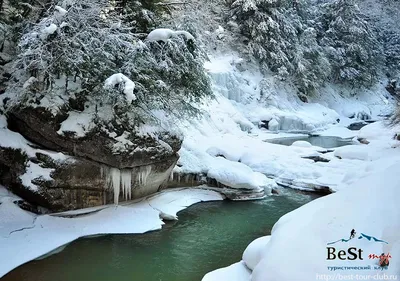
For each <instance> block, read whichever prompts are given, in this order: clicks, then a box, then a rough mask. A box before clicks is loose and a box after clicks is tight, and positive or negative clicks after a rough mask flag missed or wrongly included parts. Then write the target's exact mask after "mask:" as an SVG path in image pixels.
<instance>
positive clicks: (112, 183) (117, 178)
mask: <svg viewBox="0 0 400 281" xmlns="http://www.w3.org/2000/svg"><path fill="white" fill-rule="evenodd" d="M107 184H108V186H109V187H110V188H112V189H113V190H114V204H116V205H118V201H119V190H120V186H121V171H120V170H119V169H117V168H109V170H108V176H107Z"/></svg>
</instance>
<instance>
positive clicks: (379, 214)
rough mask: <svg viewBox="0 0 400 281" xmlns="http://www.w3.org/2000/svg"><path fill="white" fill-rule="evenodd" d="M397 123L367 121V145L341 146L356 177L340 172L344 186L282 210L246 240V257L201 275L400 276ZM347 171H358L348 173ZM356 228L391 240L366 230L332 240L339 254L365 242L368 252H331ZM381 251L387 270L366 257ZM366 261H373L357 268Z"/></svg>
mask: <svg viewBox="0 0 400 281" xmlns="http://www.w3.org/2000/svg"><path fill="white" fill-rule="evenodd" d="M399 129H400V128H398V127H397V128H388V127H385V126H384V124H383V123H382V122H377V123H374V124H371V125H368V126H366V127H364V128H362V129H361V130H360V132H359V133H358V137H360V138H366V139H367V140H368V141H370V143H369V144H368V145H363V146H348V147H343V148H341V149H337V150H336V153H337V154H339V155H340V156H342V157H343V158H346V159H349V161H355V162H357V163H358V166H357V167H354V168H353V169H351V170H349V171H348V174H347V176H345V178H346V179H349V178H352V180H350V181H348V180H343V181H342V182H341V183H340V184H339V185H338V190H340V191H339V192H337V193H335V194H332V195H329V196H326V197H323V198H320V199H317V200H315V201H313V202H311V203H309V204H306V205H304V206H303V207H301V208H299V209H297V210H295V211H293V212H291V213H288V214H286V215H285V216H283V217H282V218H281V219H280V220H279V221H278V222H277V223H276V224H275V226H274V227H273V229H272V235H271V237H265V238H260V239H257V240H255V241H254V242H253V243H251V244H250V245H249V246H248V248H247V249H246V251H245V252H244V254H243V261H241V262H240V263H237V264H235V265H232V266H230V267H227V268H224V269H219V270H216V271H213V272H210V273H208V274H207V275H206V276H205V277H204V278H203V281H212V280H218V281H223V280H226V281H231V280H238V281H239V280H240V281H245V280H246V281H250V280H251V281H261V280H262V281H269V280H271V281H272V280H274V281H275V280H280V281H293V280H298V281H309V280H395V279H394V278H400V263H399V262H398V258H399V257H400V235H399V231H400V208H399V207H398V198H400V179H399V177H398V176H397V172H398V171H399V169H400V150H399V149H398V148H397V147H396V146H397V144H398V142H397V141H395V140H393V135H394V134H395V132H397V131H398V130H399ZM350 173H353V174H354V175H353V176H352V177H350V176H349V175H350ZM352 229H355V230H356V232H357V234H356V237H357V238H358V237H361V236H362V235H361V233H363V234H367V235H369V236H373V237H375V238H378V239H382V240H384V241H386V242H387V243H383V242H374V241H373V240H371V241H369V240H368V239H365V236H364V237H361V238H359V239H354V240H351V241H350V242H347V243H346V242H338V243H336V244H334V247H336V254H337V252H338V251H339V250H342V249H344V250H346V251H347V249H348V248H349V247H356V248H357V251H358V249H362V250H363V253H362V258H363V260H360V259H357V260H340V259H336V260H327V247H328V245H327V244H328V243H330V242H332V241H337V240H340V239H342V238H344V239H348V237H349V234H350V231H351V230H352ZM381 253H385V254H388V253H390V255H391V256H392V259H391V260H390V266H389V267H388V268H387V269H386V270H381V269H375V267H379V266H378V259H369V255H370V254H375V255H378V256H379V255H380V254H381ZM350 257H351V258H352V256H350ZM368 266H370V269H361V270H360V268H358V267H368ZM333 267H338V268H337V269H335V270H333ZM339 267H342V268H339ZM246 272H247V274H246ZM239 273H240V275H238V274H239ZM385 275H386V276H387V277H386V279H384V278H385ZM351 276H353V277H351ZM357 276H358V278H359V279H356V278H357ZM374 276H376V277H374ZM390 276H392V277H390ZM334 278H337V279H334ZM339 278H353V279H339ZM360 278H364V279H360ZM367 278H369V279H367ZM373 278H376V279H373ZM388 278H392V279H388Z"/></svg>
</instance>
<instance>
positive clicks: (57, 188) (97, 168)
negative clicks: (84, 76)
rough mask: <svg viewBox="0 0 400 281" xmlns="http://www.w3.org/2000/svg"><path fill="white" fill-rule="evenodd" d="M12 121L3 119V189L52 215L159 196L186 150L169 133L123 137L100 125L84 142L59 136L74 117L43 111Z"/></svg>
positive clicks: (28, 111)
mask: <svg viewBox="0 0 400 281" xmlns="http://www.w3.org/2000/svg"><path fill="white" fill-rule="evenodd" d="M8 116H9V117H8V122H5V118H4V116H0V117H2V126H0V184H2V185H5V186H8V187H9V188H10V189H11V190H12V191H13V192H14V193H16V194H18V195H19V196H21V197H22V198H24V199H25V200H26V201H28V202H29V203H32V204H34V205H39V206H42V207H45V208H47V209H49V210H50V211H64V210H71V209H78V208H86V207H92V206H98V205H103V204H109V203H118V202H119V201H124V200H129V199H135V198H139V197H143V196H145V195H148V194H152V193H154V192H157V191H158V190H160V189H161V188H163V186H164V184H165V183H166V181H167V180H168V179H169V177H170V174H171V171H172V169H173V167H174V166H175V164H176V161H177V159H178V155H177V151H178V150H179V149H180V146H181V140H180V139H179V138H178V137H177V136H172V135H170V134H168V133H165V132H163V133H160V134H159V135H157V136H152V137H151V136H149V135H138V134H137V133H135V132H130V133H128V132H122V133H120V135H119V136H118V135H116V134H117V133H116V132H114V134H107V133H106V132H105V131H104V128H103V127H101V126H100V125H99V126H95V125H93V127H92V129H91V130H90V131H89V132H88V133H87V135H85V136H84V137H81V138H77V137H76V136H75V135H74V134H61V133H60V132H58V133H57V131H59V129H60V126H61V125H60V123H61V122H62V121H63V120H65V119H66V116H68V113H59V114H57V115H53V114H51V113H50V112H48V111H47V110H46V109H45V108H40V107H37V108H34V107H24V108H18V107H16V108H14V109H13V110H11V111H10V112H9V114H8ZM9 128H10V129H11V130H13V131H11V130H10V129H9ZM121 136H123V137H121ZM118 137H120V138H118ZM115 147H118V150H116V149H115Z"/></svg>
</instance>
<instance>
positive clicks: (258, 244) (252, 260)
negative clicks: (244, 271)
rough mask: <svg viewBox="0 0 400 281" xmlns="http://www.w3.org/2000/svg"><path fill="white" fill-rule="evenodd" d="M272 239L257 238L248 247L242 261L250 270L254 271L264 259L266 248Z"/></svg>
mask: <svg viewBox="0 0 400 281" xmlns="http://www.w3.org/2000/svg"><path fill="white" fill-rule="evenodd" d="M270 239H271V236H270V235H268V236H264V237H260V238H257V239H256V240H254V241H253V242H251V243H250V244H249V246H247V248H246V250H244V252H243V257H242V260H243V261H244V263H245V264H246V266H247V267H248V268H249V269H250V270H254V268H255V267H256V265H257V264H258V263H259V262H260V260H261V259H262V256H263V253H264V251H265V248H266V246H267V244H268V242H269V240H270Z"/></svg>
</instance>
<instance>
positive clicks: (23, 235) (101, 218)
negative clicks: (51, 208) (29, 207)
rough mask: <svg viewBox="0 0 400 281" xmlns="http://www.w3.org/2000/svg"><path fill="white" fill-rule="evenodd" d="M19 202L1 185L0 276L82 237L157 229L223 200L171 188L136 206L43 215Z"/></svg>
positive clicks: (209, 193)
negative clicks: (190, 210)
mask: <svg viewBox="0 0 400 281" xmlns="http://www.w3.org/2000/svg"><path fill="white" fill-rule="evenodd" d="M18 199H19V198H18V197H16V196H15V195H13V194H11V193H10V192H8V191H7V190H6V189H5V188H4V187H1V186H0V249H1V256H2V257H5V258H3V259H2V260H1V263H0V278H1V277H2V276H4V275H5V274H6V273H7V272H9V271H11V270H12V269H14V268H16V267H17V266H19V265H21V264H23V263H26V262H28V261H30V260H33V259H36V258H38V257H40V256H43V255H45V254H47V253H48V252H50V251H53V250H55V249H57V248H59V247H61V246H63V245H65V244H67V243H70V242H72V241H74V240H76V239H78V238H79V237H85V236H91V235H98V234H126V233H144V232H148V231H152V230H158V229H161V227H162V225H163V224H164V223H163V221H162V219H177V213H178V212H179V211H181V210H183V209H185V208H186V207H188V206H190V205H192V204H195V203H197V202H202V201H213V200H223V197H222V196H221V195H220V194H219V193H217V192H214V191H211V190H206V189H172V190H167V191H163V192H160V193H158V194H155V195H153V196H150V197H148V198H146V199H143V200H141V201H137V202H134V203H132V202H130V203H125V204H124V205H118V206H115V205H108V206H102V207H97V208H90V209H85V210H79V211H71V212H66V213H61V214H56V215H55V214H53V215H41V216H37V215H35V214H32V213H29V212H27V211H24V210H22V209H20V208H19V207H18V206H17V205H16V204H14V201H17V200H18ZM67 216H68V217H71V216H75V217H73V218H68V217H67Z"/></svg>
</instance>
